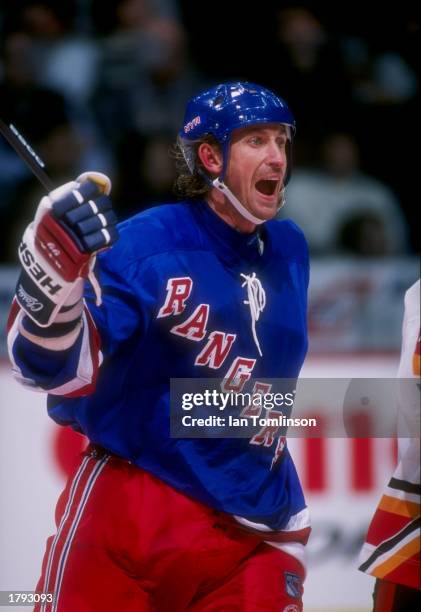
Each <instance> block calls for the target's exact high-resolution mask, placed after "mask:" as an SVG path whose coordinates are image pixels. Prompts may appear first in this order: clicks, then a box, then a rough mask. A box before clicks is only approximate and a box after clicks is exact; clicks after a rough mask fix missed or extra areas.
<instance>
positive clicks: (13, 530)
mask: <svg viewBox="0 0 421 612" xmlns="http://www.w3.org/2000/svg"><path fill="white" fill-rule="evenodd" d="M396 367H397V357H382V358H381V357H372V358H362V357H361V356H359V357H358V358H354V359H352V358H351V357H349V356H347V357H344V358H343V359H341V358H339V357H332V358H327V357H326V358H324V359H315V358H313V359H309V360H308V361H307V364H306V366H305V368H304V371H303V375H305V376H307V377H341V376H344V377H345V376H346V377H349V376H354V377H357V376H364V377H368V376H373V377H376V376H378V377H388V376H390V377H393V376H395V374H396ZM58 429H59V428H58V427H56V426H55V425H54V424H53V422H52V421H51V420H50V419H49V418H48V417H47V415H46V409H45V397H44V396H43V395H42V394H38V393H34V392H30V391H27V390H25V389H23V388H21V387H20V386H19V385H18V384H17V383H15V382H14V381H13V379H12V378H11V376H10V374H9V369H8V366H7V364H6V363H5V362H3V363H2V364H1V365H0V487H1V497H0V590H33V589H34V588H35V585H36V582H37V579H38V575H39V569H40V566H41V559H42V556H43V552H44V546H45V540H46V538H47V536H48V535H50V534H51V533H53V531H54V508H55V503H56V500H57V497H58V495H59V493H60V491H61V490H62V488H63V486H64V476H63V475H62V474H61V473H60V470H59V469H58V467H57V466H56V464H55V461H54V455H53V440H54V437H55V436H56V434H57V430H58ZM302 443H303V441H302V440H300V439H291V440H290V443H289V445H290V449H291V452H292V454H293V456H294V459H295V461H296V464H297V469H298V471H299V472H301V471H302V470H303V468H304V466H303V461H304V459H303V456H302ZM373 444H374V446H373V448H374V456H375V468H376V480H375V485H374V486H373V488H372V490H370V491H367V492H364V493H355V492H353V491H352V488H351V487H350V484H349V478H348V475H349V461H350V459H349V447H348V445H349V440H342V439H330V440H327V441H326V452H327V456H328V464H327V465H328V468H327V469H328V473H327V475H326V487H325V488H324V490H323V491H320V492H318V493H312V494H307V495H306V497H307V501H308V504H309V507H310V511H311V514H312V518H313V523H314V531H313V536H312V538H311V539H310V544H309V546H308V551H309V572H308V577H307V581H306V584H305V598H304V603H305V610H306V611H308V612H310V611H312V610H316V609H317V610H320V611H321V610H323V612H329V611H332V612H333V611H334V612H342V611H345V610H347V611H349V610H351V609H352V610H353V611H357V610H358V611H359V612H368V611H369V610H370V609H371V607H370V605H371V591H372V586H373V579H372V578H370V577H368V576H365V575H364V574H362V573H360V572H358V571H357V570H356V553H357V551H358V547H359V543H360V540H361V537H362V534H363V532H364V531H365V529H366V528H367V525H368V522H369V520H370V518H371V515H372V513H373V511H374V509H375V506H376V504H377V501H378V499H379V496H380V494H381V490H382V487H383V486H384V484H385V482H386V481H387V480H388V478H389V476H390V473H391V471H392V466H393V461H392V457H391V453H390V441H389V440H375V441H373ZM14 609H15V610H19V609H21V610H22V611H23V612H24V611H26V610H28V609H29V608H28V607H26V608H23V607H22V608H19V607H14Z"/></svg>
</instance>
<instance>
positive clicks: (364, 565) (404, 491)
mask: <svg viewBox="0 0 421 612" xmlns="http://www.w3.org/2000/svg"><path fill="white" fill-rule="evenodd" d="M420 288H421V287H420V281H419V280H418V281H417V282H416V283H415V284H414V285H412V287H410V288H409V289H408V291H407V292H406V294H405V315H404V321H403V327H402V351H401V359H400V364H399V372H398V376H399V378H400V379H402V381H401V383H400V389H399V416H400V421H399V423H398V424H399V434H400V435H401V436H402V437H401V438H400V439H399V444H398V450H399V463H398V466H397V468H396V470H395V472H394V474H393V476H392V478H391V479H390V481H389V483H388V486H387V487H386V490H385V491H384V494H383V496H382V498H381V500H380V503H379V505H378V507H377V509H376V511H375V513H374V516H373V518H372V521H371V523H370V527H369V529H368V533H367V536H366V541H365V543H364V546H363V548H362V550H361V555H360V557H361V559H360V560H361V566H360V568H359V569H360V570H361V571H363V572H366V573H367V574H371V575H373V576H376V578H377V580H376V586H375V589H374V608H373V612H400V611H403V610H416V609H418V608H419V605H420V603H421V560H420V544H421V539H420V527H421V504H420V495H421V482H420V399H419V378H420V375H421V363H420V362H421V328H420ZM411 378H413V379H414V381H413V382H414V384H408V383H409V380H408V379H411Z"/></svg>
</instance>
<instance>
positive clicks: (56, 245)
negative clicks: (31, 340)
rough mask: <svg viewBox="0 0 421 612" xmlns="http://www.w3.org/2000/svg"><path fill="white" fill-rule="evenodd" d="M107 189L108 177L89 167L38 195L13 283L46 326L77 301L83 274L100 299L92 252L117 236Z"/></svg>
mask: <svg viewBox="0 0 421 612" xmlns="http://www.w3.org/2000/svg"><path fill="white" fill-rule="evenodd" d="M110 191H111V182H110V180H109V179H108V177H106V176H105V175H104V174H100V173H98V172H87V173H84V174H82V175H81V176H79V177H78V178H77V179H76V181H72V182H70V183H66V184H65V185H62V186H61V187H59V188H57V189H55V190H54V191H52V192H51V193H49V194H48V196H45V197H43V198H42V200H41V202H40V204H39V206H38V209H37V212H36V215H35V219H34V221H33V223H31V224H30V225H29V226H28V227H27V229H26V230H25V233H24V235H23V239H22V242H21V244H20V246H19V258H20V261H21V264H22V268H23V269H22V271H21V274H20V277H19V280H18V283H17V288H16V298H17V301H18V303H19V305H20V306H21V308H22V309H23V310H24V311H25V312H26V314H27V315H28V316H29V317H30V318H31V319H32V320H33V321H34V322H35V323H36V324H37V325H39V326H41V327H48V326H50V325H51V324H52V323H53V322H54V320H55V319H56V317H57V314H58V313H59V312H60V310H61V309H63V310H66V308H69V307H71V306H73V305H74V304H76V303H77V302H78V301H79V300H80V299H81V297H82V293H83V284H84V279H85V278H89V280H90V281H91V283H92V285H93V287H94V290H95V293H96V295H97V303H100V290H99V286H98V283H97V281H96V278H95V275H94V272H93V268H94V265H95V258H96V254H97V253H98V252H99V251H102V250H104V249H107V248H109V247H110V246H112V244H113V243H114V242H115V241H116V240H117V239H118V232H117V229H116V227H115V224H116V216H115V214H114V212H113V210H112V207H111V200H110V198H109V197H108V195H109V193H110Z"/></svg>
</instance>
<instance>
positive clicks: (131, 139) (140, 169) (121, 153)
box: [113, 132, 176, 219]
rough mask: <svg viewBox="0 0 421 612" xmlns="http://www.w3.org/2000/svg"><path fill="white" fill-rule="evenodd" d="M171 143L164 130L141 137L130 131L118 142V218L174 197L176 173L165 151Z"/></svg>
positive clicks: (115, 198)
mask: <svg viewBox="0 0 421 612" xmlns="http://www.w3.org/2000/svg"><path fill="white" fill-rule="evenodd" d="M172 145H173V138H171V136H169V135H168V134H166V133H161V134H160V133H158V134H156V135H153V136H150V137H144V136H141V135H139V134H137V133H135V132H132V133H129V134H127V135H126V137H125V139H124V140H123V141H122V142H121V145H120V146H119V148H118V149H117V155H116V157H117V160H118V168H117V170H118V171H117V180H116V181H115V183H114V196H113V200H114V201H115V202H116V204H117V208H118V211H119V217H120V219H125V218H126V217H127V216H129V215H130V214H132V213H134V212H135V211H139V210H143V209H145V208H149V207H151V206H154V205H155V204H156V203H157V202H160V201H170V200H172V199H173V198H174V194H173V185H174V182H175V179H176V173H175V168H174V163H173V161H172V160H171V157H170V155H169V154H168V153H169V151H170V149H171V148H172Z"/></svg>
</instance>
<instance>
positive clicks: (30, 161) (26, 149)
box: [0, 119, 54, 192]
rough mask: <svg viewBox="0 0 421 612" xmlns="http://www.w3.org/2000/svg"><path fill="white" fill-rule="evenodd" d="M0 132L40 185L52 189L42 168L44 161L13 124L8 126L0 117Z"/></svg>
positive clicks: (52, 186) (50, 182)
mask: <svg viewBox="0 0 421 612" xmlns="http://www.w3.org/2000/svg"><path fill="white" fill-rule="evenodd" d="M0 133H1V134H3V136H4V137H5V139H6V140H7V142H8V143H9V144H10V146H11V147H12V148H13V149H14V150H15V151H16V153H17V154H18V155H19V157H20V158H21V159H22V160H23V161H24V162H25V163H26V165H27V166H28V167H29V169H30V170H31V172H32V173H33V174H34V175H35V176H36V177H37V179H38V180H39V182H40V183H41V185H43V187H45V189H46V190H47V191H48V192H50V191H52V190H53V189H54V185H53V183H52V181H51V179H50V177H49V176H48V174H47V173H46V172H45V170H44V167H45V164H44V162H43V161H42V159H41V158H40V157H38V155H37V154H36V153H35V151H34V150H33V148H32V147H31V146H30V145H29V144H28V143H27V142H26V140H25V138H24V137H23V136H22V134H20V133H19V132H18V130H17V129H16V128H15V126H14V125H12V124H10V127H9V126H7V125H6V124H5V123H4V121H2V120H1V119H0Z"/></svg>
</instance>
